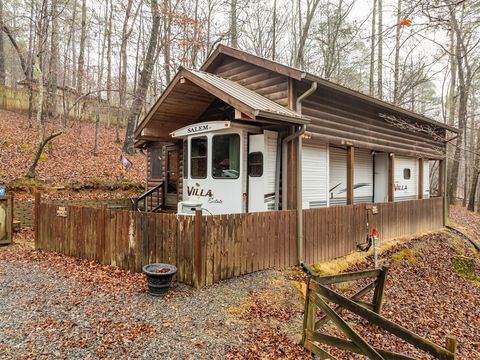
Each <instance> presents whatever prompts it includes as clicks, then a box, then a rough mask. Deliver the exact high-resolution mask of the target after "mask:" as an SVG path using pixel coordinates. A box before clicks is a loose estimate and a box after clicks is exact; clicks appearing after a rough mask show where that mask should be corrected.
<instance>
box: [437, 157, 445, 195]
mask: <svg viewBox="0 0 480 360" xmlns="http://www.w3.org/2000/svg"><path fill="white" fill-rule="evenodd" d="M444 163H445V160H439V161H438V195H439V196H445V191H444V189H445V166H444V165H445V164H444Z"/></svg>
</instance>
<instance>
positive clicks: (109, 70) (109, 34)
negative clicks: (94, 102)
mask: <svg viewBox="0 0 480 360" xmlns="http://www.w3.org/2000/svg"><path fill="white" fill-rule="evenodd" d="M107 8H108V0H107ZM112 16H113V0H110V12H109V15H108V20H107V30H106V36H107V104H108V119H107V127H110V121H111V120H110V119H111V107H112ZM117 115H118V114H117ZM116 135H117V138H116V139H115V140H116V142H117V143H118V142H120V139H119V138H118V133H116Z"/></svg>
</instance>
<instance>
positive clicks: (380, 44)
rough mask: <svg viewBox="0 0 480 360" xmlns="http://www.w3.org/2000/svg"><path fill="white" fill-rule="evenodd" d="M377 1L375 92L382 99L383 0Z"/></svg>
mask: <svg viewBox="0 0 480 360" xmlns="http://www.w3.org/2000/svg"><path fill="white" fill-rule="evenodd" d="M377 1H378V53H377V56H378V61H377V62H378V64H377V88H378V89H377V91H378V98H379V99H380V100H382V99H383V4H382V1H383V0H377Z"/></svg>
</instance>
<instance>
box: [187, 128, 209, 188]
mask: <svg viewBox="0 0 480 360" xmlns="http://www.w3.org/2000/svg"><path fill="white" fill-rule="evenodd" d="M190 152H191V159H190V164H191V165H190V166H191V168H192V169H191V175H192V178H193V179H205V178H206V177H207V137H206V136H202V137H197V138H193V139H192V142H191V150H190Z"/></svg>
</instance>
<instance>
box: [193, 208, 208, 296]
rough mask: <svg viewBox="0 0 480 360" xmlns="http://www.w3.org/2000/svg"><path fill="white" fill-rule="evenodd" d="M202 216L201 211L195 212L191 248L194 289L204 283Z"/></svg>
mask: <svg viewBox="0 0 480 360" xmlns="http://www.w3.org/2000/svg"><path fill="white" fill-rule="evenodd" d="M202 223H203V215H202V210H196V211H195V238H194V246H193V251H194V253H193V258H194V262H195V264H194V265H195V273H194V279H193V283H194V286H195V288H197V289H199V288H200V287H201V286H202V284H204V283H205V282H204V281H203V279H202V276H203V271H202V268H203V257H202V231H203V224H202Z"/></svg>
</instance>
